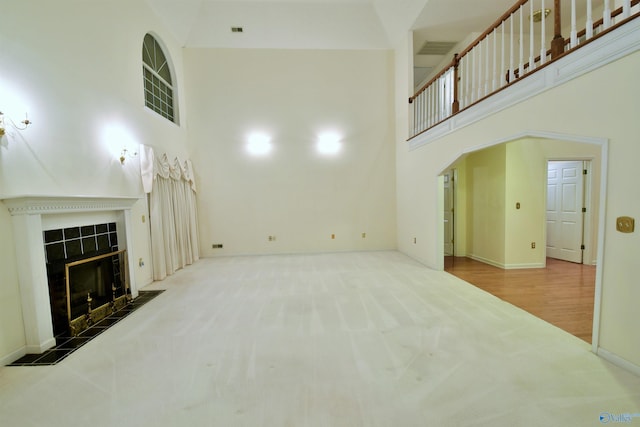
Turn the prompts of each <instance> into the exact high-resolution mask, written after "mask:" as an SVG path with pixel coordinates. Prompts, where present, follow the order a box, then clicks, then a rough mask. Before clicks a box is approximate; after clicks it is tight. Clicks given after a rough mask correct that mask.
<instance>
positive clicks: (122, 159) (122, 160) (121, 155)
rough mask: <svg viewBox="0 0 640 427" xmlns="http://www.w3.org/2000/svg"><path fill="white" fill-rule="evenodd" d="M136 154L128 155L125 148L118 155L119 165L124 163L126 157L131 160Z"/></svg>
mask: <svg viewBox="0 0 640 427" xmlns="http://www.w3.org/2000/svg"><path fill="white" fill-rule="evenodd" d="M137 155H138V153H133V154H131V153H129V150H127V149H126V148H123V149H122V152H121V153H120V164H121V165H124V161H125V160H127V157H128V158H130V159H133V158H134V157H135V156H137Z"/></svg>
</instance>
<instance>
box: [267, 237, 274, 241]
mask: <svg viewBox="0 0 640 427" xmlns="http://www.w3.org/2000/svg"><path fill="white" fill-rule="evenodd" d="M267 240H269V241H270V242H273V241H275V240H276V236H269V237H268V238H267Z"/></svg>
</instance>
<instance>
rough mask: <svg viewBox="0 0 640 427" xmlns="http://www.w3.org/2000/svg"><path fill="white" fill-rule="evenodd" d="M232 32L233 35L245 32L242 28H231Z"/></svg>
mask: <svg viewBox="0 0 640 427" xmlns="http://www.w3.org/2000/svg"><path fill="white" fill-rule="evenodd" d="M231 32H232V33H241V32H243V28H242V27H231Z"/></svg>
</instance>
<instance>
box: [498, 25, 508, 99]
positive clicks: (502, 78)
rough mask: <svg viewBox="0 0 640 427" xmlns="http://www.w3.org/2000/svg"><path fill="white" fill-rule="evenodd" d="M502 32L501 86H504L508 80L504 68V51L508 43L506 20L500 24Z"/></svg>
mask: <svg viewBox="0 0 640 427" xmlns="http://www.w3.org/2000/svg"><path fill="white" fill-rule="evenodd" d="M500 27H501V28H500V33H502V36H501V37H500V38H501V39H502V41H501V44H502V47H501V48H500V72H499V73H500V87H502V86H504V85H505V84H507V81H506V73H505V69H504V64H505V62H504V51H505V45H506V43H505V42H504V27H505V25H504V21H502V23H501V24H500Z"/></svg>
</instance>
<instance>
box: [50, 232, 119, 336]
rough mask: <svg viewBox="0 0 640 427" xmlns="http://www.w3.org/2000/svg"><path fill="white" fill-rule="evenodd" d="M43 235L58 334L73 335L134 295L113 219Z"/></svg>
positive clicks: (54, 324) (56, 334)
mask: <svg viewBox="0 0 640 427" xmlns="http://www.w3.org/2000/svg"><path fill="white" fill-rule="evenodd" d="M43 238H44V249H45V256H46V260H47V280H48V283H49V300H50V302H51V318H52V321H53V332H54V335H55V336H56V337H59V336H64V337H69V336H71V337H75V336H76V335H78V334H79V333H81V332H82V331H84V330H85V329H87V328H89V327H90V326H91V325H93V324H95V323H97V322H99V321H100V320H102V319H103V318H105V317H107V316H109V315H110V314H112V313H114V312H116V311H117V310H119V309H120V308H122V307H123V306H124V305H125V304H126V303H127V302H128V301H129V300H130V299H131V295H130V293H129V292H128V287H127V280H126V277H127V274H126V272H127V263H126V250H118V232H117V224H116V223H115V222H111V223H104V224H92V225H84V226H76V227H67V228H58V229H53V230H45V231H44V233H43Z"/></svg>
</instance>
